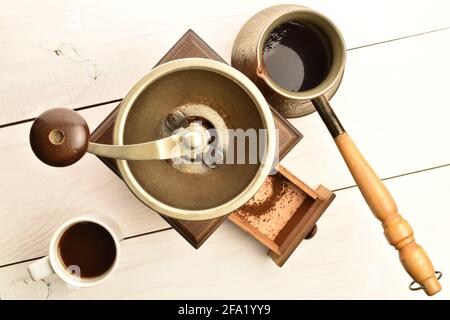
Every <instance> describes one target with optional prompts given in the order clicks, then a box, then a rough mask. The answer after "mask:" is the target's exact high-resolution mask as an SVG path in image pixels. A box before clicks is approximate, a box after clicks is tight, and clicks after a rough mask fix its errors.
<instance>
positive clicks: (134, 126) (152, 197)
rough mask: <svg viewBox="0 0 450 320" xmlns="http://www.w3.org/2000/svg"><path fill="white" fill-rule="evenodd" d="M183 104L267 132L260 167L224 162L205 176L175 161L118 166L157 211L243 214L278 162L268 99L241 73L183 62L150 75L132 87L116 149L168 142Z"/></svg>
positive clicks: (181, 215) (179, 215)
mask: <svg viewBox="0 0 450 320" xmlns="http://www.w3.org/2000/svg"><path fill="white" fill-rule="evenodd" d="M186 105H205V106H207V107H209V108H211V109H213V110H214V111H215V112H216V113H217V114H219V115H220V116H221V117H222V119H223V121H224V122H225V124H226V126H227V128H228V129H238V128H239V129H243V130H244V131H245V130H247V129H250V128H252V129H266V130H265V131H264V132H265V136H264V139H265V141H266V144H265V147H264V148H263V149H264V150H263V153H264V156H263V157H260V160H259V161H258V162H257V163H256V164H248V163H247V164H222V165H219V166H217V167H216V168H213V169H210V170H208V171H207V172H206V173H203V174H197V173H189V172H181V171H180V170H177V169H176V168H174V166H173V163H172V161H171V160H150V161H130V160H116V161H117V166H118V168H119V170H120V174H121V176H122V178H123V179H124V181H125V182H126V184H127V186H128V187H129V188H130V190H131V191H132V192H133V193H134V194H135V196H136V197H137V198H138V199H140V200H141V201H142V202H143V203H144V204H146V205H147V206H149V207H150V208H152V209H154V210H155V211H157V212H159V213H161V214H164V215H167V216H170V217H173V218H176V219H183V220H206V219H212V218H216V217H219V216H222V215H225V214H228V213H230V212H232V211H233V210H235V209H237V208H239V207H240V206H242V205H243V204H244V203H245V202H247V201H248V200H249V199H250V198H251V197H252V196H253V195H254V194H255V193H256V192H257V191H258V190H259V188H260V187H261V186H262V184H263V182H264V180H265V178H266V177H267V175H268V174H269V172H270V170H271V167H272V164H273V161H274V155H275V138H276V135H275V126H274V121H273V117H272V113H271V111H270V108H269V106H268V104H267V102H266V100H265V99H264V97H263V95H262V94H261V93H260V91H259V90H258V89H257V87H256V86H255V85H254V84H253V83H252V82H251V81H250V80H249V79H248V78H247V77H246V76H244V75H243V74H242V73H240V72H239V71H237V70H236V69H234V68H232V67H230V66H228V65H226V64H223V63H220V62H216V61H213V60H208V59H198V58H189V59H181V60H176V61H172V62H169V63H166V64H163V65H161V66H159V67H157V68H155V69H153V70H152V71H151V72H150V73H149V74H148V75H147V76H145V77H144V78H143V79H141V80H140V81H139V82H138V83H137V84H136V85H135V86H134V87H133V88H132V89H131V91H130V92H129V93H128V95H127V96H126V97H125V98H124V100H123V101H122V103H121V105H120V109H119V112H118V115H117V119H116V123H115V127H114V144H116V145H126V144H135V143H144V142H147V141H152V140H157V139H161V138H163V137H164V135H165V134H164V130H163V129H164V123H165V121H166V119H167V116H168V114H169V113H171V112H173V111H174V110H176V109H177V108H180V107H183V106H186ZM258 139H261V138H258ZM247 149H248V146H247ZM246 152H248V150H246Z"/></svg>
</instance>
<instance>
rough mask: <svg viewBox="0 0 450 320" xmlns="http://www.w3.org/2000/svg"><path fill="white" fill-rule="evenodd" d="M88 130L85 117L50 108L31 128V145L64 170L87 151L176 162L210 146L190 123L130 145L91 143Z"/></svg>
mask: <svg viewBox="0 0 450 320" xmlns="http://www.w3.org/2000/svg"><path fill="white" fill-rule="evenodd" d="M89 138H90V133H89V127H88V125H87V123H86V121H85V120H84V119H83V117H82V116H81V115H80V114H78V113H77V112H76V111H73V110H72V109H67V108H54V109H50V110H48V111H46V112H44V113H42V114H41V115H39V116H38V117H37V118H36V119H35V120H34V122H33V125H32V126H31V129H30V145H31V148H32V150H33V152H34V154H35V155H36V156H37V157H38V158H39V159H40V160H41V161H42V162H44V163H46V164H48V165H50V166H54V167H65V166H69V165H71V164H73V163H75V162H77V161H78V160H79V159H81V157H83V155H84V154H85V153H86V152H89V153H92V154H96V155H98V156H101V157H107V158H113V159H123V160H157V159H173V158H176V157H182V156H185V155H191V156H195V154H197V153H200V152H202V151H203V150H204V149H205V148H206V145H207V143H208V140H209V134H208V132H207V131H206V129H204V128H203V127H201V126H199V125H196V124H191V125H190V126H189V127H187V128H182V129H180V130H179V132H178V133H177V134H174V135H171V136H169V137H166V138H163V139H159V140H154V141H149V142H145V143H140V144H131V145H108V144H98V143H91V142H89Z"/></svg>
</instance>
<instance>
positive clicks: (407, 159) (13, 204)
mask: <svg viewBox="0 0 450 320" xmlns="http://www.w3.org/2000/svg"><path fill="white" fill-rule="evenodd" d="M445 42H447V43H448V42H450V30H447V31H441V32H438V33H434V34H428V35H423V36H421V37H417V38H414V39H413V38H410V39H404V40H399V41H396V42H391V43H386V44H383V45H379V46H372V47H367V48H362V49H358V50H354V51H350V53H349V57H348V63H347V71H346V74H345V77H344V81H343V84H342V87H341V88H340V90H339V91H338V94H337V95H336V97H335V98H333V100H332V102H333V104H334V105H335V106H336V111H337V112H338V113H339V115H340V116H341V118H342V121H343V123H344V125H345V126H346V127H347V129H348V130H349V132H350V133H351V134H352V136H353V137H354V139H355V141H356V143H357V144H359V146H360V148H361V150H362V151H363V153H364V154H365V155H366V157H367V158H368V160H369V161H370V162H372V163H373V166H374V167H375V169H376V170H377V172H378V174H379V175H380V176H381V177H383V178H385V177H389V176H393V175H398V174H405V173H408V172H411V171H416V170H421V169H424V168H430V167H433V166H438V165H442V164H446V163H450V149H449V148H445V147H443V146H444V145H445V144H446V142H447V141H448V140H449V138H450V131H449V130H448V127H447V122H448V117H447V115H448V112H449V111H448V110H449V106H448V102H446V101H442V97H441V95H440V94H437V93H439V92H445V91H446V87H447V86H448V82H447V81H446V74H449V73H450V62H449V60H448V58H447V57H448V56H450V47H449V46H442V43H445ZM429 52H433V54H434V57H433V59H429V60H428V61H427V63H423V64H419V63H418V62H417V61H419V60H420V59H423V57H425V56H427V55H429V54H430V53H429ZM377 59H380V60H379V61H378V60H377ZM368 60H369V61H372V63H369V62H368ZM380 61H385V62H384V64H383V63H381V62H380ZM410 66H415V67H414V68H410ZM416 74H421V75H423V79H422V80H421V79H418V78H417V76H415V75H416ZM428 79H433V81H429V80H428ZM419 90H420V92H421V94H420V95H414V94H413V93H414V92H419ZM114 105H115V104H111V105H106V106H101V107H96V108H92V109H87V110H83V111H81V112H82V115H83V116H84V117H85V118H86V119H87V120H88V122H89V125H90V127H91V128H95V127H96V126H97V124H98V123H99V122H100V121H101V120H102V117H105V116H106V115H107V114H108V113H109V112H110V111H111V110H112V108H113V107H114ZM291 123H293V124H294V125H295V126H296V127H297V128H298V129H299V130H300V131H301V132H302V133H304V135H305V137H304V139H303V141H301V142H300V143H299V144H298V145H297V146H296V147H295V148H294V149H293V150H292V151H291V152H290V153H289V154H288V155H287V156H286V158H285V160H283V162H282V163H283V165H284V166H285V167H287V168H288V169H289V170H290V171H292V172H293V173H294V174H295V175H297V176H299V177H300V178H301V179H303V180H304V181H305V182H306V183H307V184H310V185H312V186H316V185H318V184H323V185H325V186H326V187H328V188H330V189H337V188H342V187H346V186H349V185H353V184H354V183H353V180H352V178H351V176H350V174H349V173H348V172H347V170H346V168H345V165H344V163H343V160H342V159H341V158H340V156H339V154H338V152H337V150H336V147H335V146H334V143H333V141H332V139H331V138H330V137H329V135H328V133H327V132H326V129H325V126H324V125H323V124H322V123H321V121H320V119H319V117H318V115H317V114H313V115H310V116H307V117H304V118H300V119H294V120H291ZM29 127H30V123H25V124H20V125H15V126H11V127H6V128H2V129H0V153H1V154H3V155H4V156H3V157H1V158H0V175H1V176H2V177H4V179H5V180H4V181H8V183H2V184H1V185H0V198H2V199H4V201H2V202H1V203H0V217H1V219H2V220H3V221H4V222H5V223H3V224H1V225H0V248H5V249H2V250H0V265H4V264H8V263H12V262H15V261H20V260H24V259H28V258H30V257H36V256H39V255H43V254H45V243H46V241H47V240H48V239H49V237H50V235H51V232H52V230H54V229H55V228H56V227H57V226H58V225H59V224H60V223H61V222H62V221H64V220H65V219H67V218H68V217H70V216H72V215H76V214H81V213H85V212H86V211H93V210H96V211H97V210H98V211H108V214H112V215H114V216H116V215H117V216H119V217H122V218H121V220H120V221H121V222H122V223H124V224H125V225H126V226H130V228H128V227H126V229H125V230H126V234H127V235H133V234H139V233H144V232H150V231H154V230H158V229H160V228H166V227H167V225H166V224H165V223H164V222H162V220H161V219H160V218H157V217H155V215H154V213H153V212H152V211H150V210H148V209H147V208H146V207H144V206H143V205H141V204H140V203H139V202H138V201H136V199H135V198H134V197H133V196H132V195H131V194H130V192H128V189H127V188H126V186H125V185H124V184H123V183H121V182H120V181H117V180H116V179H115V176H114V175H113V174H111V173H110V172H108V170H107V169H106V168H105V167H104V166H102V165H101V164H100V163H99V162H98V161H96V159H94V158H93V157H92V156H90V155H88V156H87V157H86V158H85V159H83V160H82V161H80V162H78V163H77V164H76V165H74V166H72V167H69V168H64V169H54V168H50V167H47V166H45V165H44V164H41V163H40V162H39V161H38V160H37V159H36V158H35V157H34V155H33V154H32V152H31V149H30V148H29V146H28V131H29ZM80 173H82V174H80ZM106 186H108V188H111V189H112V190H113V191H112V194H114V195H116V194H117V195H118V197H117V198H114V199H115V201H114V202H111V201H110V198H109V196H107V194H108V192H110V191H109V190H105V187H106ZM24 197H25V200H23V199H24ZM97 199H98V200H97ZM400 208H402V204H400ZM149 216H150V217H151V219H147V217H149ZM30 235H34V236H36V238H37V239H39V241H32V245H30V243H29V236H30ZM12 239H14V245H13V246H10V245H8V243H10V241H11V240H12Z"/></svg>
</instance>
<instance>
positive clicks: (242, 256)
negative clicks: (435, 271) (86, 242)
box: [0, 166, 450, 299]
mask: <svg viewBox="0 0 450 320" xmlns="http://www.w3.org/2000/svg"><path fill="white" fill-rule="evenodd" d="M387 185H388V187H390V188H391V190H392V192H393V194H394V195H395V196H396V197H397V199H398V200H399V201H402V202H405V203H406V205H405V206H404V210H403V212H404V213H405V215H407V216H408V219H409V220H410V221H411V223H412V224H413V225H414V226H415V231H416V237H417V239H418V241H419V243H420V244H422V245H423V246H424V247H426V248H427V250H428V253H429V254H430V256H431V257H432V258H433V261H434V263H435V265H436V267H437V268H439V269H441V270H450V256H449V255H448V254H446V253H447V248H446V244H445V243H446V242H448V235H447V234H448V231H447V225H446V224H443V223H440V222H442V221H446V219H448V218H447V215H448V212H449V209H450V205H449V203H448V201H439V200H438V199H445V198H446V197H447V195H448V194H449V192H450V167H449V166H447V167H445V168H440V169H435V170H431V171H429V172H422V173H419V174H415V175H409V176H406V177H401V178H398V179H393V180H389V181H387ZM428 195H432V196H428ZM443 203H444V204H443ZM431 214H432V216H433V218H432V219H430V215H431ZM432 234H433V235H434V236H433V237H431V236H430V235H432ZM385 242H386V240H385V239H384V237H383V235H382V233H381V232H380V226H379V225H378V224H377V223H374V218H373V217H372V216H371V213H370V212H369V209H367V207H366V205H365V203H364V201H363V199H362V197H361V196H360V195H359V193H358V191H357V189H356V188H351V189H347V190H343V191H339V192H337V197H336V200H335V201H334V202H333V204H332V205H331V207H330V209H329V210H328V211H327V213H326V214H325V215H324V216H323V218H322V219H321V220H320V223H319V232H318V233H317V235H316V237H315V238H314V240H311V241H305V242H303V243H302V245H301V246H300V247H299V248H298V249H297V251H295V252H294V254H293V255H292V256H291V258H290V259H289V260H288V262H287V263H286V264H285V266H284V267H283V268H281V269H280V268H278V267H277V266H276V265H275V264H274V263H273V262H272V261H271V260H270V258H269V257H268V256H267V255H266V254H265V253H266V250H267V249H266V248H265V247H264V246H262V245H261V244H259V243H258V242H257V241H255V240H254V239H253V238H251V237H250V236H248V235H247V234H245V233H243V232H242V231H241V230H239V229H238V228H237V227H236V226H234V225H232V224H231V223H229V222H228V221H227V222H226V223H225V224H224V225H223V226H222V227H221V228H220V229H219V230H218V231H217V232H216V233H214V235H213V236H212V237H211V238H210V239H209V240H208V242H207V243H205V245H204V246H203V247H202V248H201V249H200V250H192V248H191V247H190V245H189V244H187V243H186V242H185V241H184V240H183V239H181V238H180V237H179V235H178V234H176V232H175V231H173V230H169V231H163V232H159V233H155V234H151V235H147V236H143V237H138V238H135V239H131V240H126V241H125V242H124V243H123V255H122V261H121V263H120V266H119V269H118V271H117V273H116V274H115V275H113V276H112V277H111V278H110V280H109V281H106V282H104V283H103V284H101V285H99V286H98V287H95V288H91V289H80V290H73V289H68V288H67V287H66V285H65V284H64V283H63V282H62V281H61V280H59V278H57V277H56V276H53V277H51V278H49V279H48V281H49V283H50V286H51V294H50V297H49V298H50V299H61V298H64V299H66V298H71V299H76V298H84V299H89V298H112V299H117V298H127V299H149V298H154V299H165V298H179V299H200V298H204V299H214V298H232V299H271V298H272V299H273V298H276V299H283V298H288V299H291V298H297V299H318V298H322V299H332V298H338V299H342V298H348V299H361V298H374V299H381V298H384V299H392V298H396V299H421V298H422V299H423V298H426V296H425V294H420V293H417V292H411V291H409V290H408V289H407V286H408V284H409V282H410V279H409V277H408V276H407V275H406V274H405V272H404V271H403V269H402V267H401V266H400V264H399V262H398V257H397V256H396V254H395V251H394V250H393V249H392V248H390V247H389V246H388V245H387V244H386V243H385ZM440 243H441V244H442V245H439V244H440ZM180 261H183V263H180ZM26 265H27V263H23V264H19V265H14V266H10V267H5V268H2V271H1V272H0V292H1V297H3V298H18V297H32V298H39V297H42V296H43V294H42V291H43V290H44V291H45V290H47V289H46V287H45V285H44V284H42V285H41V286H37V285H36V284H34V285H32V286H30V285H28V286H27V285H26V284H24V283H23V281H24V280H26V279H28V275H27V274H26ZM442 285H443V287H444V290H445V288H448V286H449V285H450V280H449V277H445V276H444V277H443V278H442ZM236 288H239V290H236ZM445 297H447V298H448V293H447V290H445V291H443V292H442V293H440V294H439V295H437V296H436V298H437V299H439V298H445Z"/></svg>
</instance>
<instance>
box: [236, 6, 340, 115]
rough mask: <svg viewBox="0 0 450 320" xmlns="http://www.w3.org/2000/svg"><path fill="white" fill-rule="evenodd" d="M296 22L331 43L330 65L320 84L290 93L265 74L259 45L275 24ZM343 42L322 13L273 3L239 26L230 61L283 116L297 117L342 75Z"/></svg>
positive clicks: (310, 108)
mask: <svg viewBox="0 0 450 320" xmlns="http://www.w3.org/2000/svg"><path fill="white" fill-rule="evenodd" d="M288 21H300V22H306V23H309V24H311V25H314V26H315V27H317V28H318V29H320V30H321V31H322V32H323V33H324V34H325V36H326V37H327V38H328V40H329V41H330V44H331V51H332V57H333V58H332V61H333V62H332V65H331V68H330V71H329V72H328V75H327V77H326V78H325V80H324V81H322V83H321V84H319V85H318V86H317V87H315V88H312V89H310V90H306V91H301V92H292V91H288V90H285V89H283V88H281V87H280V86H279V85H277V84H276V83H275V82H274V81H272V79H271V78H270V77H269V76H268V75H267V73H266V72H265V70H264V64H263V46H264V42H265V41H266V39H267V37H268V35H269V34H270V32H271V31H272V30H274V29H275V28H276V27H277V26H279V25H281V24H283V23H285V22H288ZM345 57H346V53H345V44H344V39H343V37H342V35H341V33H340V31H339V29H338V28H337V27H336V26H335V25H334V24H333V22H332V21H330V20H329V19H328V18H327V17H325V16H324V15H322V14H320V13H318V12H316V11H314V10H312V9H309V8H307V7H303V6H299V5H277V6H273V7H269V8H267V9H264V10H262V11H260V12H258V13H257V14H256V15H254V16H253V17H252V18H251V19H250V20H248V21H247V22H246V23H245V24H244V26H243V27H242V28H241V30H240V32H239V34H238V36H237V37H236V39H235V41H234V44H233V51H232V56H231V64H232V66H233V67H235V68H237V69H238V70H240V71H241V72H242V73H244V74H245V75H246V76H247V77H249V78H250V79H251V80H252V81H253V82H254V83H255V84H256V85H257V86H258V88H259V89H260V90H261V91H262V93H263V94H264V96H265V97H266V99H267V101H268V102H269V103H270V104H271V105H272V106H273V107H274V108H275V109H277V110H278V111H279V112H280V113H281V114H282V115H283V116H285V117H290V118H292V117H299V116H304V115H307V114H309V113H311V112H313V111H314V110H315V109H314V106H313V104H312V103H311V99H313V98H315V97H318V96H320V95H325V97H327V98H328V99H330V98H331V97H332V96H333V95H334V93H335V92H336V90H337V89H338V87H339V85H340V82H341V80H342V77H343V74H344V67H345Z"/></svg>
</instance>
